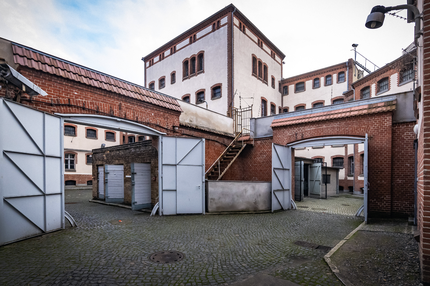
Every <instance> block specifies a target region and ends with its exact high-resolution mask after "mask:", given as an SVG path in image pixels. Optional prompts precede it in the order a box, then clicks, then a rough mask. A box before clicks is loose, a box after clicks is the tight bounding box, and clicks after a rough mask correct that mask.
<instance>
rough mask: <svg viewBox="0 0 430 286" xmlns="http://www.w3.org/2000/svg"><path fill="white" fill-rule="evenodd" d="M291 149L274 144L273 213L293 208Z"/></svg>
mask: <svg viewBox="0 0 430 286" xmlns="http://www.w3.org/2000/svg"><path fill="white" fill-rule="evenodd" d="M290 190H291V148H290V147H284V146H280V145H276V144H273V143H272V212H273V211H275V210H280V209H283V210H286V209H290V208H291V192H290Z"/></svg>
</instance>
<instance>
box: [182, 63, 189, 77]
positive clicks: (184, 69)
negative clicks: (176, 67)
mask: <svg viewBox="0 0 430 286" xmlns="http://www.w3.org/2000/svg"><path fill="white" fill-rule="evenodd" d="M189 77H190V61H189V59H188V58H186V59H185V60H183V61H182V80H185V79H188V78H189Z"/></svg>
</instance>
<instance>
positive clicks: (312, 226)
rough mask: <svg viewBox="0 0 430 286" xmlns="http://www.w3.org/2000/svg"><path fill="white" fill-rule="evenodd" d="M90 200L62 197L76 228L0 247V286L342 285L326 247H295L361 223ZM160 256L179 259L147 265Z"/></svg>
mask: <svg viewBox="0 0 430 286" xmlns="http://www.w3.org/2000/svg"><path fill="white" fill-rule="evenodd" d="M90 196H91V191H88V190H76V191H66V210H67V211H68V212H69V213H70V214H71V215H72V216H73V217H74V218H75V220H76V222H77V223H78V227H77V228H71V227H67V228H66V229H65V230H63V231H59V232H55V233H51V234H47V235H44V236H41V237H38V238H33V239H29V240H25V241H21V242H18V243H14V244H10V245H6V246H3V247H0V268H1V269H2V270H1V272H0V285H53V284H57V285H93V284H94V285H96V284H102V285H220V284H221V285H228V284H234V283H240V282H241V281H244V280H246V279H252V276H254V275H259V274H261V273H263V274H264V275H270V276H271V277H274V278H276V279H284V280H289V281H292V282H294V283H297V284H300V285H341V284H340V282H339V281H338V280H337V278H336V277H335V276H334V275H333V274H332V273H331V272H330V269H329V267H328V266H327V265H326V264H325V262H324V260H323V256H324V254H326V252H328V250H327V249H325V248H322V247H320V248H315V247H312V248H311V247H305V246H300V245H297V244H295V243H294V242H296V241H305V242H308V243H312V244H313V245H314V246H316V245H321V246H329V247H334V246H335V245H336V244H337V243H338V242H339V241H340V240H341V239H343V238H344V237H345V236H346V235H347V234H348V233H350V232H351V231H352V230H353V229H355V228H356V227H357V226H358V225H359V224H360V223H361V222H362V219H360V218H355V217H353V216H345V215H335V214H329V213H316V212H309V211H302V210H295V211H293V210H291V211H285V212H278V213H274V214H272V213H268V214H235V215H187V216H163V217H160V216H156V217H150V216H149V214H148V213H141V212H133V211H131V210H128V209H123V208H118V207H112V206H105V205H100V204H95V203H90V202H88V200H89V199H90ZM163 250H176V251H180V252H182V253H184V255H185V258H184V259H183V260H182V261H180V262H177V263H172V264H157V263H154V262H151V261H149V259H148V257H149V256H150V255H151V254H152V253H154V252H158V251H163ZM250 277H251V278H250ZM249 285H251V284H249Z"/></svg>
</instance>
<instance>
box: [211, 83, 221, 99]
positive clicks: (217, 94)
mask: <svg viewBox="0 0 430 286" xmlns="http://www.w3.org/2000/svg"><path fill="white" fill-rule="evenodd" d="M211 90H212V92H211V99H217V98H221V84H219V85H215V86H213V87H212V88H211Z"/></svg>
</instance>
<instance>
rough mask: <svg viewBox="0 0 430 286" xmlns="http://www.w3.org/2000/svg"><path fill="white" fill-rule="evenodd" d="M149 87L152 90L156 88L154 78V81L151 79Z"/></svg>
mask: <svg viewBox="0 0 430 286" xmlns="http://www.w3.org/2000/svg"><path fill="white" fill-rule="evenodd" d="M151 85H152V88H151ZM148 88H149V89H150V90H155V81H154V80H153V81H151V82H150V83H149V84H148Z"/></svg>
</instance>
